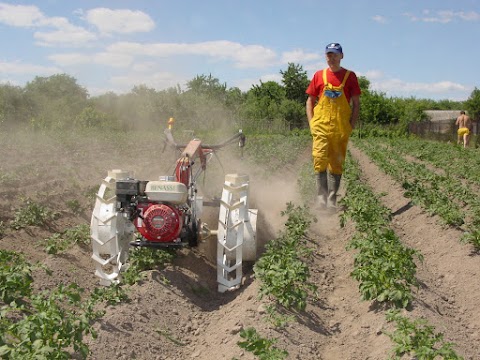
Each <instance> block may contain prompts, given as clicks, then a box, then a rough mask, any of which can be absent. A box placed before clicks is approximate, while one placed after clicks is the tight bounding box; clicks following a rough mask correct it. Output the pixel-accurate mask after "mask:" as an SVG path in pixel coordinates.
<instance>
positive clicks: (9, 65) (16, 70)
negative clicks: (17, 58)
mask: <svg viewBox="0 0 480 360" xmlns="http://www.w3.org/2000/svg"><path fill="white" fill-rule="evenodd" d="M61 72H62V70H61V69H59V68H57V67H53V66H40V65H32V64H24V63H20V62H0V74H20V75H24V74H32V75H53V74H56V73H61Z"/></svg>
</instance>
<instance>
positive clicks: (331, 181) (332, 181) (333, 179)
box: [327, 173, 342, 209]
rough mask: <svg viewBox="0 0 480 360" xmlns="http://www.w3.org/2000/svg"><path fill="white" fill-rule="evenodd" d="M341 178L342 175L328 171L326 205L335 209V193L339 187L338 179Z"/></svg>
mask: <svg viewBox="0 0 480 360" xmlns="http://www.w3.org/2000/svg"><path fill="white" fill-rule="evenodd" d="M341 180H342V175H337V174H330V173H328V180H327V184H328V198H327V207H328V208H331V209H336V207H337V193H338V189H340V181H341Z"/></svg>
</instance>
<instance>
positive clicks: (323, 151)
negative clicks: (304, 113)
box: [310, 69, 352, 175]
mask: <svg viewBox="0 0 480 360" xmlns="http://www.w3.org/2000/svg"><path fill="white" fill-rule="evenodd" d="M349 75H350V71H349V70H347V72H346V74H345V77H344V78H343V81H342V84H341V85H340V86H333V85H332V84H330V83H328V82H327V69H325V70H323V83H324V84H325V87H324V89H323V93H322V96H320V99H319V100H318V103H317V105H316V106H315V108H314V109H313V117H312V119H311V121H310V131H311V133H312V137H313V147H312V155H313V166H314V169H315V172H316V173H320V172H324V171H325V170H326V169H327V167H328V171H329V172H330V173H331V174H335V175H341V174H342V170H343V163H344V161H345V156H346V154H347V144H348V138H349V137H350V134H351V133H352V126H351V125H350V117H351V114H352V109H351V108H350V104H349V103H348V101H347V98H346V97H345V93H344V91H343V88H344V87H345V83H346V82H347V79H348V76H349Z"/></svg>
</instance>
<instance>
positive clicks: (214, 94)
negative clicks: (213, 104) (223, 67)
mask: <svg viewBox="0 0 480 360" xmlns="http://www.w3.org/2000/svg"><path fill="white" fill-rule="evenodd" d="M187 89H188V91H190V92H193V93H194V94H195V95H199V94H202V95H205V96H206V97H207V98H211V99H216V100H219V101H221V102H222V103H224V102H225V99H226V94H227V84H226V83H223V84H222V83H220V80H218V79H217V78H215V77H213V76H212V74H209V75H208V76H207V75H197V76H195V77H194V78H193V79H192V80H190V81H189V82H187Z"/></svg>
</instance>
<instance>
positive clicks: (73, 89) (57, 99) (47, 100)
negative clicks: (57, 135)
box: [25, 74, 88, 128]
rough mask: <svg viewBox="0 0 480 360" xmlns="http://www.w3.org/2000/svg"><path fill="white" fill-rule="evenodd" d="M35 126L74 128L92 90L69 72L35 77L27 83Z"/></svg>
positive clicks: (26, 90)
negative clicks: (88, 90) (75, 121)
mask: <svg viewBox="0 0 480 360" xmlns="http://www.w3.org/2000/svg"><path fill="white" fill-rule="evenodd" d="M25 96H26V98H27V101H28V102H29V104H30V106H31V121H32V124H34V126H35V127H41V128H49V127H60V128H62V127H70V126H72V124H73V123H74V119H75V118H76V117H77V116H78V115H79V114H80V113H81V112H82V111H83V109H84V108H85V106H86V105H87V100H88V92H87V90H86V89H85V88H83V87H82V86H80V85H78V84H77V80H76V79H75V78H73V77H71V76H69V75H66V74H57V75H52V76H50V77H38V76H37V77H35V79H34V80H33V81H31V82H29V83H27V85H26V86H25Z"/></svg>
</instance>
